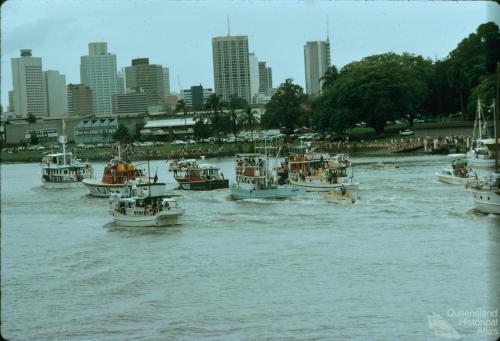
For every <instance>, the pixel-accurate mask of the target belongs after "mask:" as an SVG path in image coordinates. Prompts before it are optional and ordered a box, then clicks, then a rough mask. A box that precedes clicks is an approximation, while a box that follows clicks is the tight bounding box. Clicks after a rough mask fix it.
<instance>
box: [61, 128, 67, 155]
mask: <svg viewBox="0 0 500 341" xmlns="http://www.w3.org/2000/svg"><path fill="white" fill-rule="evenodd" d="M65 134H66V122H65V121H64V118H63V119H62V136H61V143H62V146H63V164H66V135H65Z"/></svg>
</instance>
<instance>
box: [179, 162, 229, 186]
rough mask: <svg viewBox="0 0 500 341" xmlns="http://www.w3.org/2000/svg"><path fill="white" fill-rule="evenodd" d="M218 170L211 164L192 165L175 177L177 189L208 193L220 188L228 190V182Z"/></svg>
mask: <svg viewBox="0 0 500 341" xmlns="http://www.w3.org/2000/svg"><path fill="white" fill-rule="evenodd" d="M219 171H220V168H219V167H217V166H215V165H211V164H201V165H199V166H198V165H196V164H195V165H193V166H191V167H188V168H187V169H185V170H183V171H178V172H177V174H179V173H180V175H178V176H176V177H175V181H177V183H178V184H179V189H184V190H192V191H210V190H214V189H220V188H229V180H228V179H224V175H223V174H222V173H220V172H219Z"/></svg>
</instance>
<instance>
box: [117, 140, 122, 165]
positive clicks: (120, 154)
mask: <svg viewBox="0 0 500 341" xmlns="http://www.w3.org/2000/svg"><path fill="white" fill-rule="evenodd" d="M120 147H121V145H120V141H118V160H119V161H121V160H122V149H121V148H120Z"/></svg>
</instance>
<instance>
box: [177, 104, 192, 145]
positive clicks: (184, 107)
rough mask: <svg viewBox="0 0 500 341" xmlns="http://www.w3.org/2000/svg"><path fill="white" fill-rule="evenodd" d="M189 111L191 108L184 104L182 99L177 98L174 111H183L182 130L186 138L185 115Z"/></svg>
mask: <svg viewBox="0 0 500 341" xmlns="http://www.w3.org/2000/svg"><path fill="white" fill-rule="evenodd" d="M190 111H191V108H190V107H188V106H187V105H186V102H184V100H183V99H181V100H178V101H177V104H176V105H175V112H183V113H184V131H185V132H186V136H185V138H187V127H186V126H187V124H186V115H187V113H188V112H190Z"/></svg>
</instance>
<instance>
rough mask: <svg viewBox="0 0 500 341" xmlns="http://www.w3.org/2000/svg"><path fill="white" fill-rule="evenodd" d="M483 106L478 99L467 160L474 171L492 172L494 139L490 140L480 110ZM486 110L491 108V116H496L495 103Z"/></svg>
mask: <svg viewBox="0 0 500 341" xmlns="http://www.w3.org/2000/svg"><path fill="white" fill-rule="evenodd" d="M483 106H484V105H483V104H482V103H481V101H480V100H479V98H478V100H477V109H476V117H475V120H474V128H473V130H472V144H471V149H470V150H469V151H468V152H467V158H468V160H469V164H470V166H471V167H472V168H474V169H477V170H494V169H495V156H494V149H495V139H493V138H491V135H490V133H489V131H488V126H487V122H486V119H485V117H484V114H483V110H482V107H483ZM487 108H491V109H492V112H493V115H494V116H496V112H497V111H496V107H495V102H493V104H492V106H491V107H487Z"/></svg>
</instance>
